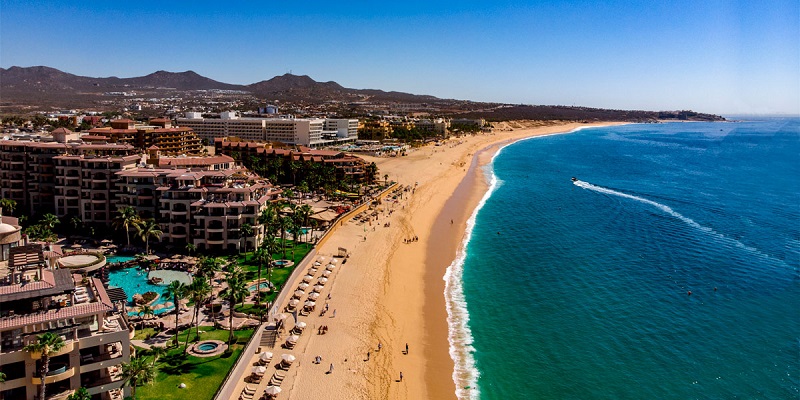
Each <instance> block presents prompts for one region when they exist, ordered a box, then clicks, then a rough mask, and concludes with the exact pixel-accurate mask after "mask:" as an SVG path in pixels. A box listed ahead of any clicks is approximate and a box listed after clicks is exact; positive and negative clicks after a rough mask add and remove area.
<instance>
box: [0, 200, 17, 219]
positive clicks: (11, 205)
mask: <svg viewBox="0 0 800 400" xmlns="http://www.w3.org/2000/svg"><path fill="white" fill-rule="evenodd" d="M0 208H2V209H3V210H4V211H6V215H12V214H14V210H15V209H16V208H17V202H16V201H15V200H11V199H0Z"/></svg>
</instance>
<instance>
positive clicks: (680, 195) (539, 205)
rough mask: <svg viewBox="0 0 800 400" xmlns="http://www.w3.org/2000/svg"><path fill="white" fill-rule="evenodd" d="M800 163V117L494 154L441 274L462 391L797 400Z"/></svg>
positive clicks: (531, 144)
mask: <svg viewBox="0 0 800 400" xmlns="http://www.w3.org/2000/svg"><path fill="white" fill-rule="evenodd" d="M799 156H800V120H798V119H769V120H763V121H751V122H739V123H684V124H679V123H673V124H643V125H628V126H622V127H611V128H600V129H587V130H582V131H580V132H576V133H572V134H568V135H554V136H548V137H544V138H537V139H531V140H526V141H522V142H519V143H516V144H513V145H511V146H508V147H506V148H505V149H503V150H502V152H501V153H500V154H499V155H498V156H497V157H496V158H495V160H494V164H493V171H492V172H493V173H492V172H490V174H492V175H493V176H496V180H497V181H496V185H495V190H494V192H493V193H492V194H491V196H490V197H488V199H487V200H486V202H485V204H484V205H483V207H482V208H481V209H480V211H479V212H478V215H477V217H476V219H475V225H474V228H473V230H472V233H471V240H470V242H469V244H468V247H467V251H466V256H465V259H464V262H463V275H462V274H461V273H460V267H461V266H462V265H461V264H459V263H455V264H454V265H453V266H451V270H450V275H449V276H448V277H447V279H448V280H447V282H448V293H447V296H448V299H449V306H450V310H449V312H450V314H451V315H452V320H451V329H452V332H451V341H452V342H453V343H454V346H453V348H452V349H451V354H454V355H455V356H456V359H457V366H458V369H457V373H456V377H457V378H458V382H459V387H460V396H461V397H462V398H469V397H471V398H481V399H667V398H669V399H735V398H742V399H751V398H759V399H795V398H798V396H800V392H799V391H798V387H799V386H800V380H799V379H798V373H800V357H799V356H798V354H799V353H798V339H799V338H800V311H798V310H800V307H799V305H800V284H799V282H800V273H798V271H799V270H800V161H799V160H800V157H799ZM573 176H575V177H577V178H579V181H577V182H572V181H571V180H570V178H571V177H573ZM462 257H463V254H462ZM462 285H463V289H462ZM689 292H691V294H689ZM461 295H463V299H462V298H460V296H461ZM460 300H465V301H466V309H464V308H463V305H464V304H463V303H462V302H460ZM464 311H468V319H467V318H466V314H465V313H464ZM471 350H474V351H471ZM467 386H470V388H469V389H465V387H467Z"/></svg>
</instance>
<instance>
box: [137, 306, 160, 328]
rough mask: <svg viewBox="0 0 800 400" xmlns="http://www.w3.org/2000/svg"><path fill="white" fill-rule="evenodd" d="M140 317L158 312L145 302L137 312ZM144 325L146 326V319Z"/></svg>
mask: <svg viewBox="0 0 800 400" xmlns="http://www.w3.org/2000/svg"><path fill="white" fill-rule="evenodd" d="M137 314H138V315H139V316H140V317H142V316H143V318H147V316H148V315H149V316H150V317H152V316H154V315H155V314H156V313H155V311H154V310H153V308H152V307H150V305H149V304H145V305H143V306H141V307H139V312H138V313H137ZM142 326H144V321H142Z"/></svg>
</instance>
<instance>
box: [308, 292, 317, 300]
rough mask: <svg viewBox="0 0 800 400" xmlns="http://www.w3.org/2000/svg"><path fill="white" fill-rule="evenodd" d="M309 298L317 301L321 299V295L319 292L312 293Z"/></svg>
mask: <svg viewBox="0 0 800 400" xmlns="http://www.w3.org/2000/svg"><path fill="white" fill-rule="evenodd" d="M308 298H309V299H311V300H316V299H318V298H319V293H317V292H314V293H311V294H310V295H308Z"/></svg>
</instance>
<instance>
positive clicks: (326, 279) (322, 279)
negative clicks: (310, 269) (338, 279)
mask: <svg viewBox="0 0 800 400" xmlns="http://www.w3.org/2000/svg"><path fill="white" fill-rule="evenodd" d="M327 282H328V278H319V283H321V284H323V285H324V284H325V283H327Z"/></svg>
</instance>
